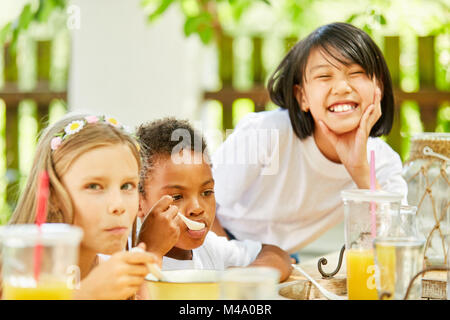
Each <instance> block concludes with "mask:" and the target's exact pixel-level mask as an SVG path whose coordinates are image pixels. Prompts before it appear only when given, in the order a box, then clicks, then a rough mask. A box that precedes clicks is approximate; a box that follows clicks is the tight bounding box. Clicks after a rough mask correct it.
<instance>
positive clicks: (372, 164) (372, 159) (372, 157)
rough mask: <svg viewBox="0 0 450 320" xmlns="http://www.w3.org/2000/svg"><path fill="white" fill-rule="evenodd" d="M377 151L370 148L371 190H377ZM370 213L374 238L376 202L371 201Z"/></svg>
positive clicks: (373, 236) (375, 232)
mask: <svg viewBox="0 0 450 320" xmlns="http://www.w3.org/2000/svg"><path fill="white" fill-rule="evenodd" d="M375 181H376V180H375V151H373V150H370V190H371V191H375V189H376V187H375ZM370 214H371V218H372V238H375V237H376V234H377V231H376V223H377V222H376V217H375V202H373V201H371V202H370Z"/></svg>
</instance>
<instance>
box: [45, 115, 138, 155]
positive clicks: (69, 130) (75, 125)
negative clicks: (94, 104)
mask: <svg viewBox="0 0 450 320" xmlns="http://www.w3.org/2000/svg"><path fill="white" fill-rule="evenodd" d="M98 122H103V123H106V124H109V125H111V126H113V127H115V128H118V129H122V130H124V131H125V132H126V133H127V134H129V135H131V136H132V137H133V138H136V137H135V136H134V135H133V132H132V130H131V129H130V127H128V126H125V125H122V124H120V123H119V122H118V121H117V119H115V118H113V117H105V116H100V117H97V116H87V117H84V118H83V119H80V120H74V121H72V122H71V123H69V124H68V125H66V126H65V127H64V131H63V132H60V133H56V134H55V137H54V138H53V139H52V140H51V142H50V147H51V149H52V150H53V151H54V150H56V149H58V148H59V146H60V145H61V144H62V143H63V141H64V140H66V139H67V137H69V136H71V135H73V134H75V133H77V132H80V131H81V130H82V129H83V128H84V127H85V126H86V125H87V124H89V123H98ZM136 147H137V148H138V150H139V144H138V143H136Z"/></svg>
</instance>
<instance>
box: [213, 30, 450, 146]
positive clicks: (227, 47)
mask: <svg viewBox="0 0 450 320" xmlns="http://www.w3.org/2000/svg"><path fill="white" fill-rule="evenodd" d="M417 40H418V73H419V79H420V80H419V84H420V89H419V91H417V92H405V91H403V90H402V89H401V88H400V72H401V64H400V38H399V37H398V36H391V37H385V38H384V48H385V49H384V55H385V58H386V61H387V63H388V67H389V70H390V72H391V76H392V80H393V85H394V95H395V102H396V108H395V117H394V124H393V127H392V130H391V133H390V134H389V136H388V137H387V142H388V143H389V144H390V145H391V146H392V147H393V149H394V150H396V151H397V152H399V153H400V150H401V144H402V139H403V138H402V136H401V132H400V128H401V122H400V121H401V120H400V119H401V117H400V107H401V106H402V104H403V102H405V101H415V102H416V103H417V104H418V105H419V107H420V115H421V120H422V123H423V126H424V131H431V132H433V131H435V128H436V119H437V113H438V109H439V107H440V106H441V105H442V104H443V103H444V102H450V92H448V91H440V90H438V89H437V88H436V85H435V84H436V75H435V67H436V58H435V57H436V54H435V37H434V36H428V37H418V39H417ZM251 41H252V43H253V53H252V64H251V66H252V73H253V87H252V88H250V89H248V90H237V89H235V88H234V87H233V74H234V70H233V69H234V65H235V57H234V54H233V43H234V39H233V38H231V37H229V36H223V37H222V39H221V41H220V44H219V49H218V56H219V75H220V79H221V82H222V88H221V89H220V90H219V91H215V92H205V93H204V99H205V100H216V101H219V102H220V103H221V104H222V107H223V110H222V112H223V115H222V126H223V129H224V130H225V129H231V128H233V110H232V109H233V103H234V102H235V101H236V100H237V99H241V98H247V99H251V100H252V101H253V102H254V105H255V111H256V112H258V111H264V110H265V108H266V107H265V106H266V105H267V103H268V102H269V100H270V99H269V95H268V92H267V90H266V88H265V86H264V79H265V78H266V74H264V71H263V70H264V68H263V59H262V47H263V41H264V40H263V39H262V38H259V37H254V38H252V39H251ZM296 42H297V39H294V38H287V39H285V40H284V44H285V51H286V52H287V51H288V49H289V48H291V47H292V46H293V45H294V44H295V43H296Z"/></svg>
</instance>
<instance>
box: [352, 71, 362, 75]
mask: <svg viewBox="0 0 450 320" xmlns="http://www.w3.org/2000/svg"><path fill="white" fill-rule="evenodd" d="M350 74H352V75H359V74H365V72H364V71H354V72H352V73H350Z"/></svg>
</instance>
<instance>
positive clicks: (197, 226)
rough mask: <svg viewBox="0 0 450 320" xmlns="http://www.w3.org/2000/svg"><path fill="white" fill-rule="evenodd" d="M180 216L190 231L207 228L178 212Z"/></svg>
mask: <svg viewBox="0 0 450 320" xmlns="http://www.w3.org/2000/svg"><path fill="white" fill-rule="evenodd" d="M178 216H179V217H180V218H181V220H183V222H184V223H185V224H186V225H187V227H188V228H189V229H190V230H195V231H196V230H202V229H203V228H204V227H205V224H204V223H202V222H197V221H193V220H191V219H188V218H186V216H185V215H184V214H181V213H180V212H178Z"/></svg>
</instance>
